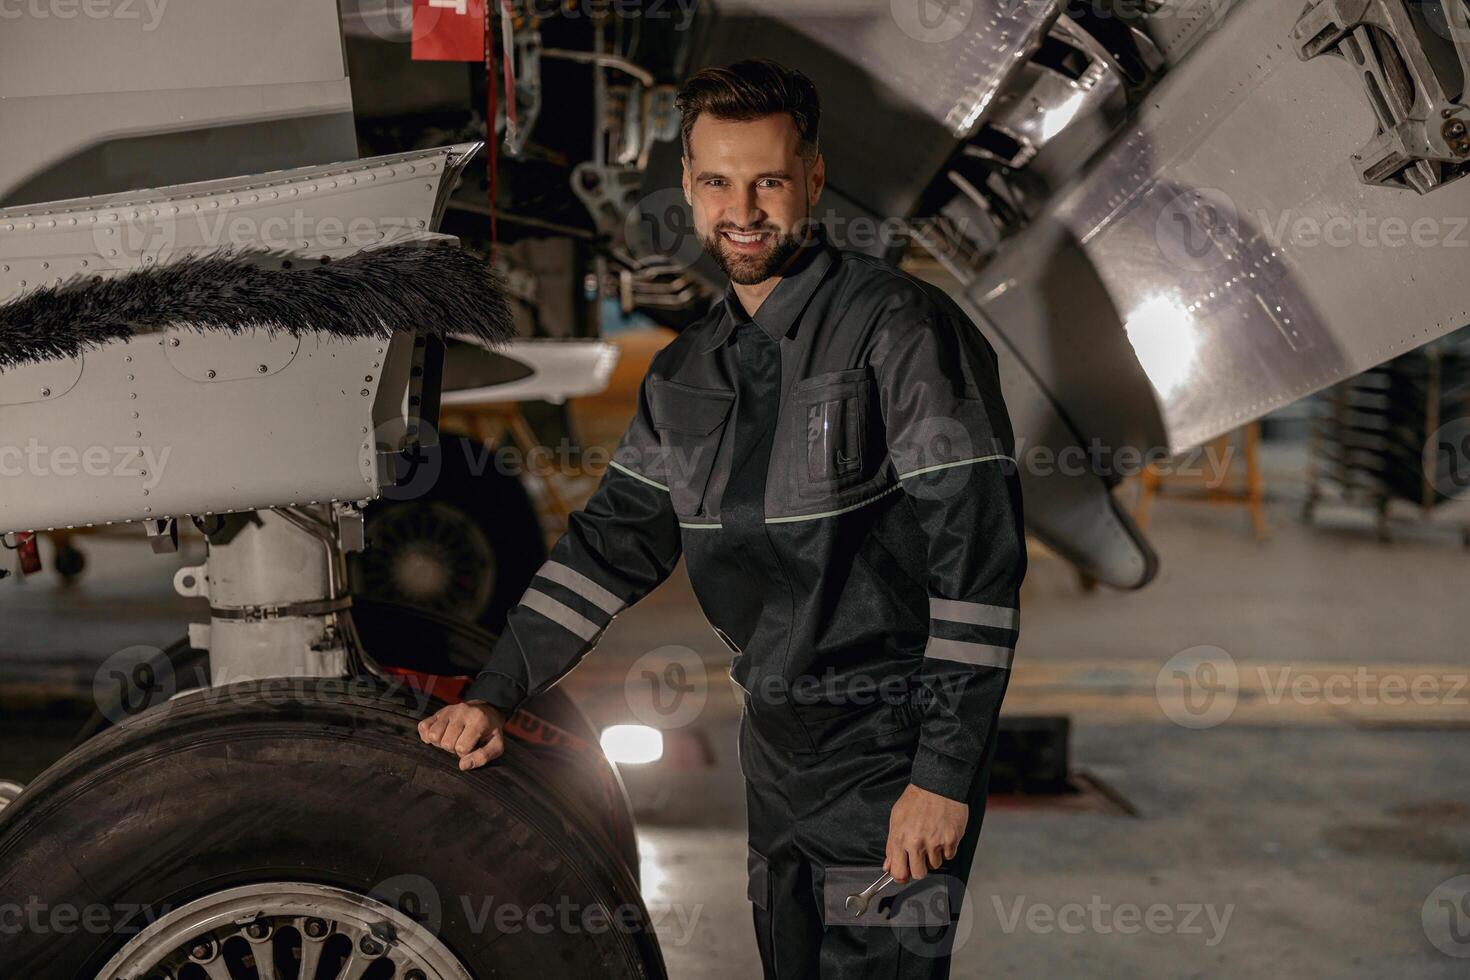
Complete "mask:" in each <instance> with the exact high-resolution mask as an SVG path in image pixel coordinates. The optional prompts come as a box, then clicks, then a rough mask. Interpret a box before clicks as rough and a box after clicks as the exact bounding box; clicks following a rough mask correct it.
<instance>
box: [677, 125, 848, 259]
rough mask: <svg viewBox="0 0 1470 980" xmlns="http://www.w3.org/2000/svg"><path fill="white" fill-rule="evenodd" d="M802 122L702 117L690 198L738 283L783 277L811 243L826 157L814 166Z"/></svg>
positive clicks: (688, 180)
mask: <svg viewBox="0 0 1470 980" xmlns="http://www.w3.org/2000/svg"><path fill="white" fill-rule="evenodd" d="M798 142H799V137H798V134H797V131H796V123H795V122H794V121H793V120H792V118H791V116H790V115H788V114H787V113H784V112H781V113H776V114H774V115H770V116H763V117H761V118H760V119H752V120H748V121H745V122H734V121H730V120H725V119H716V118H714V117H713V116H709V115H702V116H700V117H699V118H698V119H697V120H696V121H695V123H694V129H693V131H692V132H691V133H690V134H689V152H690V155H689V156H688V157H685V158H684V196H685V199H686V200H688V201H689V204H690V207H691V208H692V209H693V211H694V230H695V233H696V234H698V235H699V240H700V242H701V243H702V244H703V245H704V249H705V251H706V252H708V253H709V254H710V256H711V257H712V258H714V260H715V261H716V262H717V263H719V265H720V268H721V269H723V270H724V271H725V274H726V275H728V276H729V277H730V279H731V280H732V281H734V282H737V283H740V284H741V285H747V286H748V285H754V284H756V283H759V282H764V281H765V280H766V279H769V278H770V277H771V276H773V275H775V274H777V272H778V271H779V270H780V269H781V267H782V266H784V265H785V263H786V261H787V260H788V259H790V258H791V256H792V254H794V253H795V252H796V251H797V249H799V248H800V247H801V243H802V241H803V240H804V239H805V238H806V234H807V228H806V222H807V221H808V219H809V218H810V216H811V209H812V206H813V205H815V204H816V203H817V198H818V197H819V196H820V195H821V193H822V183H823V171H824V164H823V161H822V158H821V156H820V155H818V156H817V158H816V161H815V162H814V163H813V165H812V166H811V167H810V168H808V167H807V166H806V164H804V163H803V162H802V160H801V156H800V155H799V154H798V152H797V144H798Z"/></svg>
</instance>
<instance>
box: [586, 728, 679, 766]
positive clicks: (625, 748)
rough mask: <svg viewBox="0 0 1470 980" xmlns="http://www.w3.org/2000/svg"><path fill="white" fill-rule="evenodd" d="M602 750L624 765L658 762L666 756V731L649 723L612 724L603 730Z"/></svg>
mask: <svg viewBox="0 0 1470 980" xmlns="http://www.w3.org/2000/svg"><path fill="white" fill-rule="evenodd" d="M601 742H602V751H603V754H605V755H606V756H607V757H608V759H609V760H611V761H613V762H616V763H620V764H622V765H641V764H643V763H646V762H657V761H658V760H659V759H662V758H663V757H664V733H663V732H661V731H659V730H658V729H657V728H649V727H648V726H647V725H612V726H610V727H608V728H604V729H603V730H602V739H601Z"/></svg>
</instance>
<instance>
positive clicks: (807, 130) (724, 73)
mask: <svg viewBox="0 0 1470 980" xmlns="http://www.w3.org/2000/svg"><path fill="white" fill-rule="evenodd" d="M674 104H675V105H676V106H677V107H678V109H679V112H680V113H681V114H682V115H683V120H682V121H681V122H680V124H679V130H680V134H681V135H682V137H683V140H684V155H685V156H686V157H687V156H689V155H690V153H689V134H690V133H692V132H694V123H695V121H696V120H697V119H699V117H700V116H701V115H702V114H704V113H706V112H707V113H709V114H710V115H711V116H713V117H715V118H716V119H725V120H730V121H737V122H743V121H745V120H749V119H759V118H761V117H762V116H769V115H773V114H774V113H778V112H785V113H789V114H790V116H791V119H792V121H793V122H794V123H796V132H797V134H798V136H799V137H800V142H799V143H798V144H797V148H798V151H799V152H800V153H801V159H802V161H803V162H804V163H805V164H806V165H807V166H811V165H812V162H813V161H815V160H816V158H817V126H818V124H819V123H820V122H821V119H822V97H821V96H820V95H819V94H818V93H817V87H816V86H815V85H813V84H812V80H811V79H810V78H807V77H806V76H805V75H803V74H802V73H801V72H799V71H797V70H795V69H794V68H786V67H784V66H782V65H778V64H777V63H776V62H774V61H769V60H767V59H765V58H749V59H746V60H745V61H737V62H735V63H734V64H733V65H726V66H725V67H724V68H706V69H704V70H703V71H700V72H696V73H695V74H693V75H691V76H690V77H689V80H688V81H687V82H685V83H684V87H683V88H681V89H680V90H679V96H678V99H677V100H676V101H675V103H674Z"/></svg>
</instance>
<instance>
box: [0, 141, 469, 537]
mask: <svg viewBox="0 0 1470 980" xmlns="http://www.w3.org/2000/svg"><path fill="white" fill-rule="evenodd" d="M472 150H473V145H465V146H457V147H445V148H441V149H437V150H430V151H421V152H414V153H404V154H395V155H393V156H389V157H378V158H374V159H370V160H363V161H355V162H352V163H346V164H339V165H334V166H329V167H311V168H304V169H301V170H296V171H287V172H281V173H275V174H266V175H259V176H252V177H246V178H239V179H234V180H221V181H212V182H208V183H203V184H193V185H183V186H179V187H172V188H163V189H159V190H150V191H140V192H136V193H133V194H130V195H126V196H125V197H124V198H123V199H111V200H109V199H102V200H98V199H80V200H73V201H63V202H57V203H54V204H49V205H45V206H42V207H37V208H27V209H9V210H3V211H0V300H3V299H4V298H14V297H15V296H16V295H18V294H19V293H21V291H22V290H25V289H29V288H33V287H34V286H35V285H38V284H40V283H43V282H54V281H57V280H62V281H64V280H65V279H67V278H70V277H71V276H72V275H75V274H78V273H81V274H86V275H101V276H115V275H120V274H123V273H125V272H127V271H129V270H131V269H138V268H143V267H147V266H149V265H152V264H154V263H160V262H168V261H170V260H172V259H175V258H178V257H181V256H183V255H187V254H197V253H209V252H213V251H216V250H219V249H228V248H258V247H267V248H271V249H273V250H278V251H280V252H282V253H283V255H282V256H280V257H277V258H274V259H270V260H260V261H275V262H284V261H298V262H299V261H304V260H305V261H319V260H321V259H322V258H327V259H332V258H336V257H341V256H346V255H350V254H353V253H355V252H359V251H362V250H363V249H365V248H373V247H379V246H381V245H386V244H389V243H393V242H399V241H405V240H415V239H423V238H430V237H441V236H437V235H434V233H433V232H431V231H430V230H429V229H430V228H431V227H432V226H433V224H434V223H435V222H436V220H437V215H436V211H437V209H438V208H439V206H440V200H441V196H440V191H441V189H442V187H443V184H444V182H446V181H449V180H452V179H453V177H454V175H455V174H456V173H457V171H458V168H459V166H460V165H461V164H462V163H463V161H464V160H465V159H466V158H467V154H468V153H469V152H471V151H472ZM216 216H222V217H224V218H226V219H230V220H226V221H223V222H220V221H217V220H216ZM235 219H238V220H235ZM280 221H284V222H285V226H284V227H286V228H287V229H289V231H288V233H287V234H285V235H284V236H281V237H277V236H275V235H274V234H272V233H271V232H270V231H269V229H273V228H278V227H281V225H280V224H279V222H280ZM23 283H24V285H22V284H23ZM188 337H189V335H188V334H187V333H186V334H181V335H177V337H176V338H175V339H179V340H180V341H181V345H180V349H181V348H182V344H183V343H188V342H200V343H202V344H204V345H208V346H212V347H214V348H215V351H213V352H212V353H217V354H218V358H219V364H220V367H218V368H212V369H213V370H215V371H216V377H214V378H210V377H208V370H210V369H211V368H209V367H207V366H205V365H203V364H202V362H201V364H200V365H197V367H202V368H203V369H204V375H203V376H202V377H200V376H199V373H198V371H196V370H194V369H193V367H190V368H189V369H188V370H182V371H181V370H180V366H179V365H178V364H176V363H175V362H174V360H172V359H171V355H170V353H169V351H170V349H171V348H170V346H169V343H168V342H169V340H170V339H171V335H170V334H166V333H156V334H145V335H140V336H135V337H133V338H131V339H129V340H126V341H117V342H112V343H108V344H106V345H104V346H102V347H100V348H97V349H93V350H89V351H87V352H86V354H85V355H84V358H83V361H84V362H85V369H84V370H82V371H81V375H80V379H79V380H78V381H77V382H76V384H75V385H74V386H73V387H72V388H71V389H70V390H69V391H67V392H66V393H65V396H64V397H60V398H53V399H46V400H41V401H31V402H27V403H25V404H11V405H5V406H4V407H0V454H3V455H4V456H5V458H6V459H7V460H9V461H12V462H15V461H16V460H17V459H18V462H17V463H16V466H17V467H18V469H17V471H16V472H14V473H11V472H9V471H7V474H6V476H5V490H6V492H5V494H4V495H3V496H0V529H3V530H31V529H39V528H50V527H58V526H71V525H79V524H87V523H105V522H115V521H132V520H141V519H147V518H156V517H164V516H178V515H183V514H198V513H207V512H221V511H233V510H259V509H262V508H267V507H278V506H285V505H290V504H299V503H307V502H311V501H319V500H321V501H325V500H338V499H346V500H360V499H366V498H371V497H374V496H376V494H377V492H378V488H379V480H380V473H379V463H378V445H377V441H378V439H377V434H376V433H375V432H374V426H375V420H374V405H375V403H376V402H378V401H379V397H378V396H379V391H378V389H379V385H380V384H381V383H382V376H383V368H384V366H385V364H386V363H387V358H388V357H389V355H390V353H391V350H392V348H393V347H394V346H397V345H411V344H412V338H411V337H410V336H409V335H407V334H395V336H394V337H393V339H392V341H391V342H388V341H381V340H377V339H368V340H342V339H337V338H333V337H330V336H328V335H325V334H311V335H305V336H302V337H301V338H300V339H299V342H298V341H297V340H296V339H295V338H291V339H290V342H287V341H285V340H282V339H280V338H278V339H277V340H276V341H269V342H265V343H262V342H261V340H260V339H259V338H257V337H250V336H245V337H230V336H214V337H210V338H209V339H208V340H202V339H201V338H200V337H199V336H198V335H193V336H192V341H191V340H189V339H186V338H188ZM288 350H291V351H292V354H291V356H290V357H287V356H286V351H288ZM175 352H177V349H175ZM55 363H56V364H58V365H65V364H67V363H68V362H62V361H58V362H55ZM261 364H265V365H266V366H267V369H268V370H266V371H264V372H262V371H260V370H259V366H260V365H261ZM47 366H49V365H44V364H43V365H30V366H26V367H22V368H17V369H14V370H13V371H9V372H4V373H3V374H0V379H3V380H4V384H5V388H6V389H7V390H8V389H9V387H10V386H11V385H12V384H14V385H16V386H18V387H20V388H21V389H24V388H25V387H26V386H27V385H29V386H34V384H35V382H36V380H37V379H38V378H39V377H40V376H39V375H38V374H36V373H35V372H36V370H37V368H41V367H47ZM60 370H61V369H60V368H58V371H60ZM71 370H74V369H71ZM395 399H396V401H398V402H400V403H401V395H398V396H395Z"/></svg>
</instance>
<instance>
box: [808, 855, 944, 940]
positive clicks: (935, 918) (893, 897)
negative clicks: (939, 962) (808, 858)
mask: <svg viewBox="0 0 1470 980" xmlns="http://www.w3.org/2000/svg"><path fill="white" fill-rule="evenodd" d="M823 872H824V875H823V882H822V921H823V923H825V924H826V925H829V926H880V927H883V928H887V929H897V928H908V927H915V926H923V927H925V928H935V927H943V926H948V925H949V923H950V919H951V916H950V905H951V903H950V890H951V889H953V888H959V889H961V891H963V888H964V886H963V884H961V882H960V881H959V879H957V878H953V877H950V876H949V875H946V874H940V873H931V874H929V875H928V876H926V877H925V878H924V879H923V880H922V881H910V882H908V883H906V884H902V885H900V884H898V883H897V882H889V883H888V884H887V885H886V886H885V887H884V888H882V889H880V890H879V891H877V892H876V893H874V895H873V897H872V898H871V899H869V901H868V908H867V910H866V911H865V912H863V913H862V914H861V915H859V914H858V913H857V912H856V911H855V910H853V909H850V908H849V907H848V901H847V900H848V898H850V897H852V896H854V895H857V894H858V893H859V892H861V891H862V890H863V889H865V888H867V887H868V886H869V885H871V884H872V883H873V882H875V881H877V880H878V879H879V878H880V877H882V875H883V868H882V866H880V865H873V866H864V867H833V868H824V869H823Z"/></svg>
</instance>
